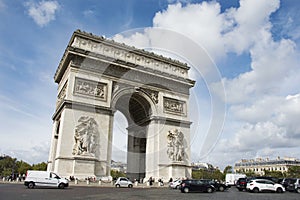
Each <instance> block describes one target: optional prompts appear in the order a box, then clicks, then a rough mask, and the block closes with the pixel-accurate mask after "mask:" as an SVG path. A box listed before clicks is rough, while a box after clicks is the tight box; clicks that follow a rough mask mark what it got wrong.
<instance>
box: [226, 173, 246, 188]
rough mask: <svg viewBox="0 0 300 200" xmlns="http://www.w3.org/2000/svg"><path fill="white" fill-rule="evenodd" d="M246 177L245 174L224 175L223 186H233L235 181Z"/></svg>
mask: <svg viewBox="0 0 300 200" xmlns="http://www.w3.org/2000/svg"><path fill="white" fill-rule="evenodd" d="M245 177H246V175H245V174H226V176H225V182H226V183H225V184H226V185H230V186H232V185H235V184H236V181H237V180H238V179H239V178H245Z"/></svg>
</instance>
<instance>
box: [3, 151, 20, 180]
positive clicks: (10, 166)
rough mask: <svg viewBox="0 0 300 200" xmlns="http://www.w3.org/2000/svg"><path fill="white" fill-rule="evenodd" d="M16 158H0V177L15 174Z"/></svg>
mask: <svg viewBox="0 0 300 200" xmlns="http://www.w3.org/2000/svg"><path fill="white" fill-rule="evenodd" d="M16 160H17V159H16V158H11V157H10V156H5V157H2V159H1V160H0V174H1V176H10V175H12V174H14V173H17V165H16Z"/></svg>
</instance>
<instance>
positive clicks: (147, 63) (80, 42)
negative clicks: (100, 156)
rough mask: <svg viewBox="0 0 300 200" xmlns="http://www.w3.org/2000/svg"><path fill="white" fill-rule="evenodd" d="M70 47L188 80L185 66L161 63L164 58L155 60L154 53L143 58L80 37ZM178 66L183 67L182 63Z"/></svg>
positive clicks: (129, 50)
mask: <svg viewBox="0 0 300 200" xmlns="http://www.w3.org/2000/svg"><path fill="white" fill-rule="evenodd" d="M110 42H111V41H110ZM116 44H117V43H116ZM119 45H120V44H119ZM71 46H72V47H76V48H80V49H83V50H85V51H89V52H93V53H96V54H100V55H104V56H107V57H110V58H113V59H115V60H122V61H125V62H128V63H132V64H134V65H138V66H144V67H146V68H149V69H151V70H156V71H160V72H162V73H167V74H171V75H175V76H178V77H183V78H188V68H187V66H185V68H182V67H179V66H176V65H175V63H174V64H171V63H172V62H175V61H172V62H167V61H163V59H165V58H163V57H161V56H160V57H158V58H157V59H155V54H154V53H150V52H143V53H144V54H145V56H144V55H139V54H138V53H136V52H138V51H137V50H132V49H128V50H126V49H125V48H122V49H121V48H116V47H114V46H110V45H107V44H105V43H104V42H95V41H91V40H88V39H85V38H81V37H75V38H74V41H73V43H72V44H71ZM124 46H125V45H124ZM135 51H136V52H135ZM147 54H149V55H151V57H150V56H147ZM180 64H181V65H183V64H182V63H180Z"/></svg>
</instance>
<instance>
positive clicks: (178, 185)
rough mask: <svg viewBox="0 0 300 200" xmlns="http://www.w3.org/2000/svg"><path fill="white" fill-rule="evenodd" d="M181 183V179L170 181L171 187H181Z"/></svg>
mask: <svg viewBox="0 0 300 200" xmlns="http://www.w3.org/2000/svg"><path fill="white" fill-rule="evenodd" d="M180 184H181V180H180V179H178V180H175V181H173V182H170V183H169V188H172V189H179V188H180Z"/></svg>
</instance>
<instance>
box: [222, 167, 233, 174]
mask: <svg viewBox="0 0 300 200" xmlns="http://www.w3.org/2000/svg"><path fill="white" fill-rule="evenodd" d="M223 173H224V174H225V175H226V174H229V173H233V167H232V166H230V165H228V166H226V167H225V169H224V171H223Z"/></svg>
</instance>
